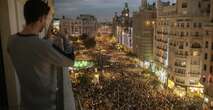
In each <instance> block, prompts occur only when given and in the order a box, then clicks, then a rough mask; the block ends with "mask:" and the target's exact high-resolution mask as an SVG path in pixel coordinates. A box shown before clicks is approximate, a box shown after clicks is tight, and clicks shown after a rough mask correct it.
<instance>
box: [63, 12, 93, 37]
mask: <svg viewBox="0 0 213 110" xmlns="http://www.w3.org/2000/svg"><path fill="white" fill-rule="evenodd" d="M60 30H61V31H62V32H67V33H68V34H69V35H70V36H76V37H78V36H81V35H83V34H86V35H88V36H89V37H95V35H96V30H97V19H96V18H95V17H94V16H92V15H80V16H78V17H77V18H76V19H71V18H65V17H63V18H62V19H61V20H60Z"/></svg>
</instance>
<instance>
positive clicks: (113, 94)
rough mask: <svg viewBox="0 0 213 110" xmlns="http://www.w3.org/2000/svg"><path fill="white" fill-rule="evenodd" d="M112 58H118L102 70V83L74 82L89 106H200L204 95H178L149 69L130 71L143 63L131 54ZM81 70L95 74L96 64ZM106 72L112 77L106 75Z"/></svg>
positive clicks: (99, 109)
mask: <svg viewBox="0 0 213 110" xmlns="http://www.w3.org/2000/svg"><path fill="white" fill-rule="evenodd" d="M112 54H116V52H114V53H112ZM111 59H116V60H117V61H116V62H111V64H110V65H109V66H108V67H107V68H102V69H103V70H104V72H101V71H99V75H100V78H99V83H98V84H97V83H95V84H94V83H91V84H89V85H85V86H83V87H82V85H76V84H74V85H75V89H76V91H77V92H78V93H79V96H80V102H81V106H82V107H83V108H84V109H85V110H200V107H201V104H202V101H201V99H199V98H189V97H187V98H186V97H178V96H175V95H174V94H173V93H172V92H170V90H167V89H162V85H161V84H160V83H159V84H156V83H151V82H158V80H157V78H155V76H153V75H150V73H149V72H147V71H140V72H130V71H128V69H136V68H137V69H138V68H139V69H140V67H137V66H134V65H133V64H134V63H132V61H131V58H129V59H128V57H127V56H125V54H123V55H122V56H121V55H119V56H117V57H116V56H113V57H111ZM124 59H125V60H124ZM124 62H128V63H126V64H124ZM135 65H136V64H135ZM141 69H143V68H141ZM80 71H81V72H82V73H84V74H92V73H94V68H90V69H85V70H80ZM106 73H109V74H110V76H111V77H110V78H105V77H104V76H105V74H106ZM147 76H148V77H147ZM160 88H161V89H160Z"/></svg>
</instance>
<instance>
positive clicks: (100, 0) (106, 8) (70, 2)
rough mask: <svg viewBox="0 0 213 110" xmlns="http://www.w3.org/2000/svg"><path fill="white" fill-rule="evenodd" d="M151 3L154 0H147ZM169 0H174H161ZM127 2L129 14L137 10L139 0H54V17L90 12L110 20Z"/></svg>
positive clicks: (101, 19)
mask: <svg viewBox="0 0 213 110" xmlns="http://www.w3.org/2000/svg"><path fill="white" fill-rule="evenodd" d="M148 1H149V3H150V4H152V3H153V2H154V1H155V0H148ZM162 1H171V2H174V1H175V0H162ZM125 2H128V4H129V8H130V14H132V12H134V11H138V9H139V6H140V5H141V0H55V5H56V17H62V16H63V15H64V16H68V17H72V18H75V17H76V16H78V15H80V14H91V15H94V16H96V17H97V18H98V19H99V20H100V21H110V20H111V19H112V16H113V15H114V13H115V12H118V13H120V12H121V10H122V9H123V7H124V3H125Z"/></svg>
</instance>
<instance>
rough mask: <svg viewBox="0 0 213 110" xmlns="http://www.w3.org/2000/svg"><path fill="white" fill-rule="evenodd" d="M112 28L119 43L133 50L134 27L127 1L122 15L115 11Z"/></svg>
mask: <svg viewBox="0 0 213 110" xmlns="http://www.w3.org/2000/svg"><path fill="white" fill-rule="evenodd" d="M112 29H113V34H114V36H115V37H116V38H117V41H118V43H120V44H122V45H124V46H125V47H127V48H128V49H130V50H132V47H133V45H132V44H133V41H132V36H133V27H132V18H131V17H130V15H129V7H128V3H127V2H126V3H125V7H124V8H123V10H122V12H121V15H120V16H118V15H117V13H115V16H114V17H113V26H112Z"/></svg>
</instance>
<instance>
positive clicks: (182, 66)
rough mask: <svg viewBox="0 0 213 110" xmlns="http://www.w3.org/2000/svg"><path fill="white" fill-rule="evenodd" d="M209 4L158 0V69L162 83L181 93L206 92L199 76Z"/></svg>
mask: <svg viewBox="0 0 213 110" xmlns="http://www.w3.org/2000/svg"><path fill="white" fill-rule="evenodd" d="M209 5H210V0H177V2H176V4H170V3H169V2H166V3H165V2H161V1H160V0H157V22H156V29H155V36H154V53H153V54H154V61H155V68H156V71H157V74H159V76H161V77H162V80H163V82H164V83H166V84H167V85H168V86H170V88H173V89H174V92H176V93H177V94H179V95H180V96H183V95H189V94H188V93H202V92H203V86H202V85H201V84H200V83H199V79H200V77H201V74H202V69H203V55H202V54H203V49H202V48H203V46H204V45H203V38H204V33H203V32H204V31H205V29H204V24H206V23H208V21H209V16H210V7H209ZM171 83H174V84H171ZM171 85H173V86H171Z"/></svg>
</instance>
